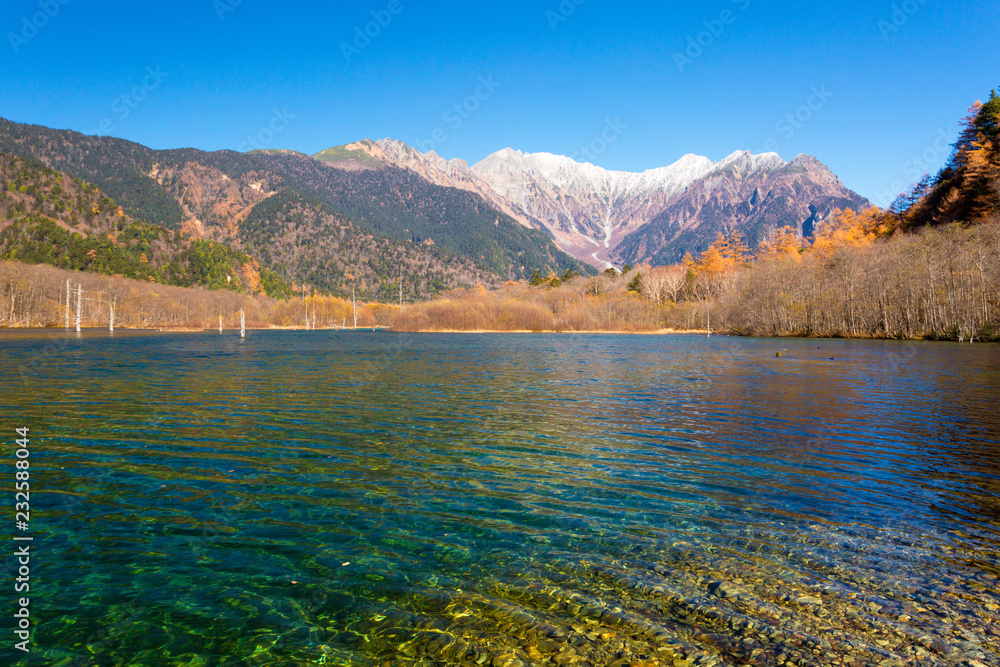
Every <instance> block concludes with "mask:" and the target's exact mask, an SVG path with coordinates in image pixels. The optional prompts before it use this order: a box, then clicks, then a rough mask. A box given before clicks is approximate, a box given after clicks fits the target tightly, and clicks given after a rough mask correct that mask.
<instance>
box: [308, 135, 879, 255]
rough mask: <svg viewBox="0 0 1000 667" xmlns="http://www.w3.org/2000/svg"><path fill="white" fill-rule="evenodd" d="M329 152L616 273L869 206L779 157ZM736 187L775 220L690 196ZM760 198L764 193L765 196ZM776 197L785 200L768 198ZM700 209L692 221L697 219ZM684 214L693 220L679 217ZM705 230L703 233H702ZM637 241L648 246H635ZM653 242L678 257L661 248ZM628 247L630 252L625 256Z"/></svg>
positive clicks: (389, 143) (836, 183) (374, 144)
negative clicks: (514, 224) (724, 215)
mask: <svg viewBox="0 0 1000 667" xmlns="http://www.w3.org/2000/svg"><path fill="white" fill-rule="evenodd" d="M329 150H331V151H333V150H338V151H340V152H341V153H342V154H350V153H352V152H354V153H360V154H363V155H365V156H366V158H367V159H368V160H374V161H375V162H382V163H387V164H392V165H394V166H397V167H400V168H403V169H408V170H410V171H413V172H415V173H417V174H419V175H420V176H422V177H423V178H425V179H426V180H428V181H430V182H432V183H436V184H439V185H443V186H446V187H456V188H459V189H464V190H467V191H469V192H474V193H476V194H478V195H480V196H481V197H483V198H485V199H486V200H487V201H488V202H489V203H490V204H492V205H493V206H495V207H496V208H498V209H500V210H501V211H503V212H505V213H507V214H508V215H510V216H511V217H512V218H514V219H515V220H517V221H518V222H520V223H521V224H522V225H524V226H525V227H529V228H533V229H541V230H544V231H546V232H547V233H548V234H549V235H550V236H551V237H552V238H553V240H554V241H555V243H556V246H557V247H559V248H560V249H561V250H563V251H564V252H566V253H568V254H569V255H571V256H573V257H575V258H576V259H578V260H580V261H584V262H587V263H589V264H591V265H592V266H597V267H601V268H603V267H605V266H612V265H613V264H612V262H618V263H619V264H621V263H625V262H631V263H635V262H643V261H651V260H654V259H655V258H658V257H667V256H670V257H674V256H679V255H681V254H683V253H684V252H692V253H696V252H700V251H702V250H704V249H705V248H707V246H708V244H709V243H710V242H711V238H713V237H714V236H715V234H716V233H718V232H719V231H723V232H725V233H734V232H735V233H740V234H743V235H744V236H746V237H748V238H750V239H751V240H752V241H755V242H760V241H762V240H764V238H765V237H766V236H767V235H768V234H770V233H773V232H774V230H776V229H777V228H778V227H781V226H792V227H794V228H795V229H796V231H797V232H798V233H799V234H800V235H802V236H809V233H810V231H811V228H812V226H813V225H814V224H815V222H816V221H818V220H821V219H823V218H825V217H826V216H827V215H829V214H830V213H831V212H832V211H833V210H834V209H833V208H831V206H853V207H855V208H864V207H865V206H867V205H868V201H867V200H866V199H865V198H864V197H861V196H860V195H858V194H857V193H854V192H852V191H850V190H848V189H847V188H846V187H845V186H844V185H843V183H842V182H841V181H840V178H839V177H837V176H836V175H835V174H834V173H833V172H832V171H831V170H830V169H829V168H828V167H826V165H824V164H823V163H822V162H820V161H819V160H818V159H817V158H815V157H814V156H811V155H808V154H800V155H798V156H796V157H795V158H793V159H792V160H791V161H787V162H786V161H785V160H784V159H783V158H782V157H781V156H780V155H778V154H777V153H760V154H753V153H752V152H750V151H746V150H740V151H734V152H733V153H731V154H730V155H728V156H726V157H725V158H723V159H721V160H718V161H712V160H711V159H709V158H707V157H704V156H700V155H696V154H693V153H689V154H686V155H684V156H682V157H681V158H679V159H678V160H676V161H675V162H673V163H672V164H670V165H667V166H664V167H657V168H653V169H648V170H645V171H642V172H628V171H613V170H607V169H604V168H603V167H599V166H597V165H594V164H592V163H589V162H577V161H576V160H574V159H573V158H571V157H566V156H562V155H556V154H553V153H546V152H540V153H526V152H522V151H519V150H515V149H513V148H509V147H508V148H503V149H501V150H499V151H496V152H494V153H491V154H490V155H488V156H486V157H485V158H483V159H482V160H480V161H479V162H477V163H476V164H474V165H472V166H469V164H468V163H467V162H466V161H465V160H461V159H458V158H453V159H445V158H443V157H441V156H440V155H438V154H437V153H435V152H434V151H431V152H428V153H421V152H420V151H418V150H417V149H415V148H412V147H410V146H408V145H407V144H405V143H404V142H402V141H398V140H393V139H389V138H385V139H380V140H377V141H373V140H371V139H365V140H363V141H359V142H353V143H351V144H347V145H345V146H341V147H337V148H336V149H329ZM317 155H320V154H317ZM734 178H739V179H740V180H741V181H750V182H752V183H753V185H754V187H753V188H751V189H750V191H751V198H753V197H756V198H757V200H758V202H761V201H762V202H765V205H767V206H770V205H771V202H774V206H775V210H774V211H772V212H771V214H768V215H762V214H760V213H759V212H758V213H756V214H755V215H750V214H749V211H744V212H743V214H742V217H741V214H740V211H741V210H742V209H741V208H740V206H739V205H738V204H740V203H743V202H737V201H735V200H732V201H718V200H717V199H716V200H712V198H711V197H704V196H700V197H699V198H697V199H695V200H691V198H690V197H688V195H687V193H688V192H689V191H690V190H691V189H692V188H695V190H697V191H699V192H700V193H702V195H703V194H704V190H705V189H706V188H707V189H711V188H712V186H713V184H717V183H721V182H722V181H725V180H727V179H734ZM761 188H763V189H764V190H766V192H760V190H761ZM744 190H746V188H745V187H743V186H742V185H741V186H740V187H733V186H732V184H730V186H729V187H728V188H727V191H728V193H729V194H730V195H731V196H732V197H741V196H743V195H744V192H743V191H744ZM754 192H756V193H757V194H756V195H754V194H752V193H754ZM796 192H798V193H800V194H799V195H796V194H795V193H796ZM774 193H778V194H776V195H775V196H769V195H772V194H774ZM708 204H711V206H712V208H719V207H721V208H723V209H727V210H730V211H731V213H732V214H734V215H736V216H737V217H736V218H734V219H733V220H731V221H725V220H720V219H719V218H718V216H716V215H714V214H713V213H712V211H707V212H704V215H702V214H701V213H702V209H703V208H704V206H705V205H708ZM756 206H757V204H752V205H751V208H753V207H756ZM692 207H693V208H694V209H696V210H695V212H694V215H691V214H690V210H689V209H691V208H692ZM682 211H687V213H685V214H684V215H679V213H680V212H682ZM665 214H666V215H671V214H673V215H674V221H675V222H678V224H680V226H681V227H682V229H680V230H677V231H678V233H674V234H666V233H664V230H663V229H662V227H663V226H664V224H665V223H664V220H663V216H664V215H665ZM654 223H655V224H654ZM649 225H653V227H652V228H651V230H653V231H655V232H656V233H654V234H653V235H652V236H650V231H651V230H650V229H647V230H646V232H643V228H645V227H648V226H649ZM701 227H705V229H701V230H700V232H699V231H698V229H699V228H701ZM633 234H637V235H639V237H641V238H640V239H632V240H628V239H629V237H630V236H632V235H633ZM653 238H655V239H658V242H661V243H666V244H667V245H668V246H671V245H672V246H675V247H669V248H666V249H662V248H653V247H652V246H651V243H652V239H653ZM622 246H624V247H625V250H619V248H620V247H622ZM681 246H683V247H681ZM640 248H641V250H640Z"/></svg>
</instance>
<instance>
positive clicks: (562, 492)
mask: <svg viewBox="0 0 1000 667" xmlns="http://www.w3.org/2000/svg"><path fill="white" fill-rule="evenodd" d="M778 351H782V355H783V356H782V357H780V358H778V357H776V356H775V355H776V352H778ZM831 357H832V358H833V359H831ZM0 383H2V387H3V389H2V393H0V396H2V402H0V408H2V414H3V419H2V420H0V422H2V424H3V425H4V429H5V431H6V432H7V434H6V435H5V436H4V450H3V451H4V455H5V459H4V460H6V461H8V462H10V461H11V460H12V459H11V452H12V450H13V440H14V437H15V436H14V434H13V430H14V428H15V427H18V426H28V427H30V428H31V435H32V452H33V454H32V463H33V468H32V472H33V477H32V505H33V517H32V519H33V521H32V530H31V534H32V535H34V536H35V542H34V545H33V547H32V548H33V560H32V577H33V583H32V613H33V616H34V619H35V621H36V622H37V624H38V625H37V626H36V631H35V634H34V637H33V644H34V651H35V652H34V653H33V654H32V658H31V659H32V661H33V663H32V664H46V665H77V664H80V665H83V664H96V665H303V664H327V665H474V664H487V665H518V664H522V665H565V664H578V665H600V666H604V665H668V666H670V665H674V664H679V665H684V664H701V665H712V664H726V665H730V664H731V665H743V664H753V665H771V664H786V663H787V664H859V665H860V664H886V665H889V664H963V662H965V661H967V660H975V661H977V662H979V663H981V664H986V665H1000V648H998V647H1000V613H998V607H997V605H1000V594H998V590H997V589H998V588H1000V580H998V576H1000V445H998V442H1000V413H998V409H997V399H998V397H1000V348H997V347H991V346H969V345H966V346H959V345H953V344H947V343H927V344H924V343H895V342H867V341H798V340H780V341H778V340H755V339H730V338H713V339H711V340H706V339H704V338H701V337H686V336H677V337H646V336H635V337H632V336H573V335H564V336H555V335H553V336H547V335H539V336H514V335H481V336H473V335H468V336H467V335H402V336H401V335H395V334H389V333H371V334H351V333H339V334H338V333H324V332H251V334H249V335H248V339H247V340H246V341H245V342H243V343H240V342H239V340H238V339H237V338H236V337H234V336H232V335H227V336H224V337H220V336H218V335H191V334H185V335H149V336H118V337H115V338H108V337H106V336H103V335H101V336H88V337H85V338H82V339H77V338H76V337H75V336H72V335H71V336H64V335H63V334H62V333H61V332H60V333H57V334H49V335H36V336H29V337H23V336H18V337H15V336H10V335H6V336H4V337H0ZM11 502H12V501H11ZM11 510H13V507H11ZM12 576H13V575H12V574H11V573H10V564H9V563H7V569H6V570H5V577H4V578H5V579H7V580H10V579H11V577H12ZM10 595H11V596H13V594H10ZM7 648H8V646H5V647H4V649H3V650H5V651H6V650H7ZM14 657H15V658H17V657H18V656H17V655H15V656H14ZM34 661H37V662H34Z"/></svg>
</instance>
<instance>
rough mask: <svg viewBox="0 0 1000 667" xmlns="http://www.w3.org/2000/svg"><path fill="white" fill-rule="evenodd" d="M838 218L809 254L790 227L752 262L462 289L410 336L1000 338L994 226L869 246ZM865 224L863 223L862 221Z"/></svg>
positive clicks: (734, 254) (735, 257)
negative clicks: (696, 333) (665, 332)
mask: <svg viewBox="0 0 1000 667" xmlns="http://www.w3.org/2000/svg"><path fill="white" fill-rule="evenodd" d="M864 219H865V217H864V216H855V215H852V214H847V215H845V216H842V217H841V218H840V221H841V224H840V226H837V227H834V228H831V229H830V231H829V232H828V234H827V235H824V236H821V237H819V238H818V239H817V242H816V243H815V244H813V245H812V246H811V247H810V249H809V250H802V249H801V248H799V242H798V240H797V239H796V238H795V236H794V235H793V234H791V233H790V231H788V230H786V231H785V232H784V233H780V234H779V235H778V237H777V238H776V239H775V240H773V241H772V242H770V243H768V244H766V245H765V246H763V247H762V248H761V249H760V250H759V251H758V253H757V255H756V256H755V257H753V258H749V257H748V256H747V254H746V249H745V248H743V247H742V246H740V245H739V243H738V242H736V241H734V240H733V239H720V240H719V241H717V242H716V244H714V245H713V246H712V247H711V248H710V249H709V250H708V252H706V253H705V255H703V256H702V257H701V258H700V259H699V260H698V261H693V260H690V259H689V260H688V262H687V263H686V264H685V265H676V266H670V267H656V268H652V269H651V268H649V267H640V268H638V269H631V268H629V269H628V271H627V272H626V273H624V274H621V273H617V272H614V273H612V272H608V273H605V274H604V275H601V276H598V277H596V278H582V277H576V278H572V279H570V280H563V279H562V278H555V277H554V276H550V278H549V280H547V281H545V282H543V283H542V284H540V285H537V286H532V285H528V284H525V283H517V284H507V285H506V286H504V288H503V289H501V290H499V291H493V292H487V291H485V290H461V291H455V292H452V293H450V294H449V295H447V297H446V298H442V299H438V300H436V301H432V302H427V303H419V304H414V305H411V306H408V307H406V308H405V309H404V311H403V314H402V315H401V316H400V317H398V318H397V319H395V320H394V323H395V326H397V327H399V328H400V329H404V330H408V331H433V330H498V331H520V330H527V331H623V332H628V331H655V330H662V329H675V330H690V329H696V330H705V329H707V328H708V327H709V326H711V328H712V329H713V330H714V331H716V332H720V333H732V334H737V335H756V336H820V337H871V338H933V339H949V340H966V341H968V340H982V341H986V340H998V339H1000V223H998V222H990V223H985V224H980V225H977V226H974V227H965V226H961V225H952V226H946V227H937V228H933V229H927V230H923V231H921V232H919V233H911V234H898V235H895V236H893V237H892V238H889V239H887V240H878V239H877V237H876V236H874V235H873V234H867V235H865V234H861V235H858V234H857V232H858V230H857V229H855V228H854V226H855V225H858V224H862V223H863V222H864ZM869 219H870V218H869Z"/></svg>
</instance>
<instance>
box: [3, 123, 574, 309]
mask: <svg viewBox="0 0 1000 667" xmlns="http://www.w3.org/2000/svg"><path fill="white" fill-rule="evenodd" d="M0 150H4V151H7V152H9V153H12V154H15V155H18V156H20V157H22V158H25V159H28V160H36V161H40V162H43V163H45V164H46V165H48V166H50V167H52V168H56V169H59V170H61V171H64V172H66V173H68V174H70V175H71V176H74V177H76V178H80V179H83V180H86V181H88V182H91V183H94V184H95V185H97V186H98V187H99V188H100V189H101V191H102V192H104V193H105V194H106V195H107V196H108V197H110V198H113V199H115V200H116V201H117V202H119V204H120V205H121V206H122V209H123V211H124V213H125V214H126V215H128V216H130V217H132V218H134V219H136V220H141V221H147V222H152V223H156V224H159V225H162V226H164V227H166V228H168V229H172V230H182V231H183V232H184V234H185V235H186V236H190V237H194V238H199V239H211V240H216V241H222V242H225V243H227V244H232V245H234V246H235V247H236V248H237V249H241V250H245V248H242V247H241V246H240V243H241V234H240V227H241V224H242V223H243V221H244V220H246V219H247V217H248V216H249V215H250V214H251V211H252V210H253V208H254V207H255V206H257V205H258V204H260V203H261V202H263V201H265V200H266V199H267V198H268V197H271V196H273V195H274V194H276V193H277V192H280V191H283V190H285V189H288V188H293V189H295V190H297V191H298V192H300V193H302V194H303V195H306V196H308V197H309V198H310V199H312V200H315V201H317V202H320V203H324V204H326V205H328V206H329V207H330V209H331V211H332V212H334V213H337V214H339V215H341V216H343V217H345V218H347V219H349V220H350V221H352V222H354V223H356V224H357V225H358V226H359V227H360V228H362V229H363V230H365V231H366V232H367V233H369V234H372V235H377V236H381V237H389V238H393V239H396V240H398V241H406V242H411V243H413V244H415V246H416V247H418V248H420V247H422V245H423V244H425V243H426V244H428V245H429V244H431V243H433V245H434V247H435V248H436V249H438V250H439V251H445V252H447V253H451V254H454V255H459V256H461V257H463V258H465V259H466V260H471V261H472V262H475V263H476V264H478V265H479V267H480V268H481V269H482V270H485V271H490V272H492V273H495V274H496V276H497V278H503V279H507V278H520V277H527V276H529V275H531V274H532V273H533V272H535V271H542V272H545V273H547V272H548V271H550V270H556V271H559V272H562V271H565V270H566V269H570V268H572V269H574V270H580V271H588V270H589V269H588V268H586V267H584V266H583V265H581V264H580V263H579V262H577V261H576V260H574V259H572V258H571V257H569V256H568V255H565V254H564V253H562V252H560V251H558V250H557V249H556V247H555V245H554V244H553V243H552V241H551V239H550V238H549V237H548V236H547V235H545V234H544V233H543V232H539V231H537V230H529V229H525V228H524V227H522V226H520V225H519V224H517V223H516V222H515V221H514V220H512V219H511V218H509V217H508V216H506V215H504V214H502V213H500V212H498V211H496V210H495V209H493V208H491V207H490V206H489V205H488V204H487V203H486V202H485V201H483V200H482V199H481V198H480V197H478V196H476V195H474V194H472V193H468V192H464V191H460V190H456V189H453V188H445V187H440V186H436V185H432V184H430V183H428V182H427V181H425V180H423V179H422V178H420V177H419V176H417V175H415V174H413V173H411V172H408V171H406V170H403V169H398V168H395V167H386V168H382V169H371V170H360V171H358V170H353V171H352V170H344V169H338V168H336V167H334V166H330V165H328V164H325V163H323V162H320V161H318V160H315V159H313V158H311V157H308V156H303V155H299V154H295V153H292V152H286V151H261V152H254V153H249V154H241V153H235V152H232V151H219V152H215V153H206V152H203V151H197V150H194V149H180V150H169V151H154V150H152V149H149V148H146V147H144V146H141V145H139V144H135V143H132V142H128V141H124V140H121V139H113V138H109V137H89V136H84V135H82V134H79V133H77V132H71V131H63V130H52V129H49V128H45V127H40V126H34V125H22V124H17V123H12V122H10V121H7V120H2V119H0ZM258 217H259V216H258ZM369 254H371V253H369ZM442 257H443V256H442V255H440V254H437V255H433V256H432V255H427V256H426V257H424V258H423V259H422V260H421V261H422V262H423V263H425V264H427V265H428V266H433V265H435V264H436V263H437V262H439V261H441V258H442ZM286 259H288V260H289V261H292V262H294V259H291V258H288V257H286ZM315 259H316V260H317V261H319V259H320V258H315ZM364 260H365V261H366V262H368V263H369V265H370V266H371V265H372V262H375V263H377V259H376V258H375V257H374V256H373V255H372V256H366V257H365V258H364ZM369 260H371V261H369ZM310 261H312V260H310ZM322 261H323V262H327V261H332V262H333V263H334V264H337V263H342V260H341V259H340V258H335V257H330V258H322ZM451 263H452V264H463V263H464V262H463V261H455V262H451ZM268 268H276V267H268ZM299 269H300V267H297V266H295V265H294V263H292V264H285V265H284V268H283V269H282V270H284V271H286V273H285V277H286V278H288V279H293V278H294V276H295V275H298V274H300V273H302V272H303V271H305V272H306V273H311V271H309V270H305V269H303V270H302V271H300V270H299ZM400 270H403V271H405V270H406V269H405V267H404V266H402V265H399V266H393V267H388V268H387V270H386V271H385V272H383V273H381V274H380V275H379V276H378V277H377V281H378V282H386V281H389V280H391V279H392V276H393V275H395V276H396V277H397V278H398V274H399V271H400ZM452 273H454V272H452ZM438 279H439V280H438V282H442V281H443V283H445V284H447V282H448V280H447V279H446V278H445V276H444V275H439V276H438ZM326 282H329V281H326ZM430 293H433V292H430ZM430 293H427V294H424V293H421V295H429V294H430Z"/></svg>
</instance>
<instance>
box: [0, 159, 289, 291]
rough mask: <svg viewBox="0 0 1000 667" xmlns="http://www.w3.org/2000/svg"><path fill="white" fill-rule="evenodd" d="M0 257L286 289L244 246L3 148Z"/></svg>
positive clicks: (222, 285)
mask: <svg viewBox="0 0 1000 667" xmlns="http://www.w3.org/2000/svg"><path fill="white" fill-rule="evenodd" d="M0 257H3V258H5V259H17V260H20V261H22V262H29V263H38V264H50V265H52V266H57V267H61V268H65V269H74V270H79V271H90V272H93V273H103V274H106V275H121V276H124V277H128V278H137V279H140V280H148V281H153V282H158V283H162V284H170V285H181V286H194V285H198V286H203V287H208V288H210V289H230V290H234V291H238V292H244V291H245V292H249V293H266V294H270V295H272V296H288V295H290V293H291V286H290V285H289V284H288V283H287V282H286V281H284V280H282V279H281V278H280V277H279V276H277V275H276V274H274V273H273V272H271V271H269V270H267V269H262V268H261V267H260V266H259V264H258V262H257V260H255V259H253V258H252V257H250V256H248V255H246V254H244V253H242V252H237V251H234V250H232V249H231V248H229V247H228V246H226V245H223V244H220V243H216V242H213V241H204V240H198V239H194V240H192V239H187V238H185V237H184V236H183V235H182V234H180V233H179V232H177V231H171V230H168V229H165V228H163V227H161V226H158V225H154V224H150V223H147V222H140V221H137V220H135V219H133V218H132V217H130V216H129V215H127V214H126V213H125V212H124V210H123V209H122V207H120V206H119V205H118V204H117V202H115V200H114V199H112V198H110V197H108V196H107V195H105V194H104V193H103V192H101V190H100V189H99V188H97V187H96V186H94V185H91V184H89V183H86V182H84V181H81V180H79V179H76V178H73V177H71V176H68V175H67V174H63V173H60V172H58V171H54V170H52V169H49V168H48V167H46V166H44V165H42V164H39V163H31V162H27V161H25V160H22V159H20V158H18V157H15V156H12V155H9V154H6V153H2V152H0Z"/></svg>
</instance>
